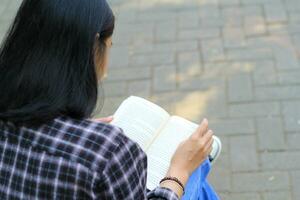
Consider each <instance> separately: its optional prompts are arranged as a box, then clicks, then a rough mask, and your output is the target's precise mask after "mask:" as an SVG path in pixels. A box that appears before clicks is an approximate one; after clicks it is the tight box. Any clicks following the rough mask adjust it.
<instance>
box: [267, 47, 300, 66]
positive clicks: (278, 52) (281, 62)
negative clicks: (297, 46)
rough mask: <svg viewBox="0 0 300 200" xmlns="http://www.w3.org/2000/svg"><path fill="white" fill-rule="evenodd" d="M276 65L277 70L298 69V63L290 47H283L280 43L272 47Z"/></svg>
mask: <svg viewBox="0 0 300 200" xmlns="http://www.w3.org/2000/svg"><path fill="white" fill-rule="evenodd" d="M273 52H274V56H275V61H276V64H277V65H276V66H277V68H278V69H279V70H287V69H299V67H300V64H299V60H298V58H297V55H296V53H295V50H294V49H292V48H291V47H284V46H282V45H280V46H279V47H278V48H276V49H275V48H274V49H273Z"/></svg>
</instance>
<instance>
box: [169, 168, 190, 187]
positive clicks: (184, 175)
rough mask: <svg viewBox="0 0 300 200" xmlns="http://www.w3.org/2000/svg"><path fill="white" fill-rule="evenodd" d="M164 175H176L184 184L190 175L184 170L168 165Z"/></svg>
mask: <svg viewBox="0 0 300 200" xmlns="http://www.w3.org/2000/svg"><path fill="white" fill-rule="evenodd" d="M166 176H171V177H176V178H177V179H178V180H179V181H180V182H181V183H182V184H183V186H185V185H186V183H187V181H188V178H189V176H190V175H189V173H188V171H186V170H180V169H177V168H174V167H170V168H169V170H168V172H167V174H166Z"/></svg>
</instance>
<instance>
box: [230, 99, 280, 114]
mask: <svg viewBox="0 0 300 200" xmlns="http://www.w3.org/2000/svg"><path fill="white" fill-rule="evenodd" d="M279 114H280V105H279V103H277V102H267V103H265V102H262V103H243V104H233V105H230V106H229V115H230V116H232V117H251V116H253V117H254V116H268V117H271V116H278V115H279Z"/></svg>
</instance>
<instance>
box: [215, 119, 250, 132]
mask: <svg viewBox="0 0 300 200" xmlns="http://www.w3.org/2000/svg"><path fill="white" fill-rule="evenodd" d="M209 124H210V127H211V128H212V129H213V130H214V132H215V133H217V134H220V135H241V134H254V133H255V123H254V121H253V120H251V119H218V120H217V119H216V120H212V121H209Z"/></svg>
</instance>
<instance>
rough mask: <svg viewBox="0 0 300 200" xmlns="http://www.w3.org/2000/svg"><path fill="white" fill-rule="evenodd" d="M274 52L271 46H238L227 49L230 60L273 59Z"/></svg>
mask: <svg viewBox="0 0 300 200" xmlns="http://www.w3.org/2000/svg"><path fill="white" fill-rule="evenodd" d="M272 58H273V52H272V50H271V49H269V48H236V49H229V50H228V51H227V59H229V60H266V59H272Z"/></svg>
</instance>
